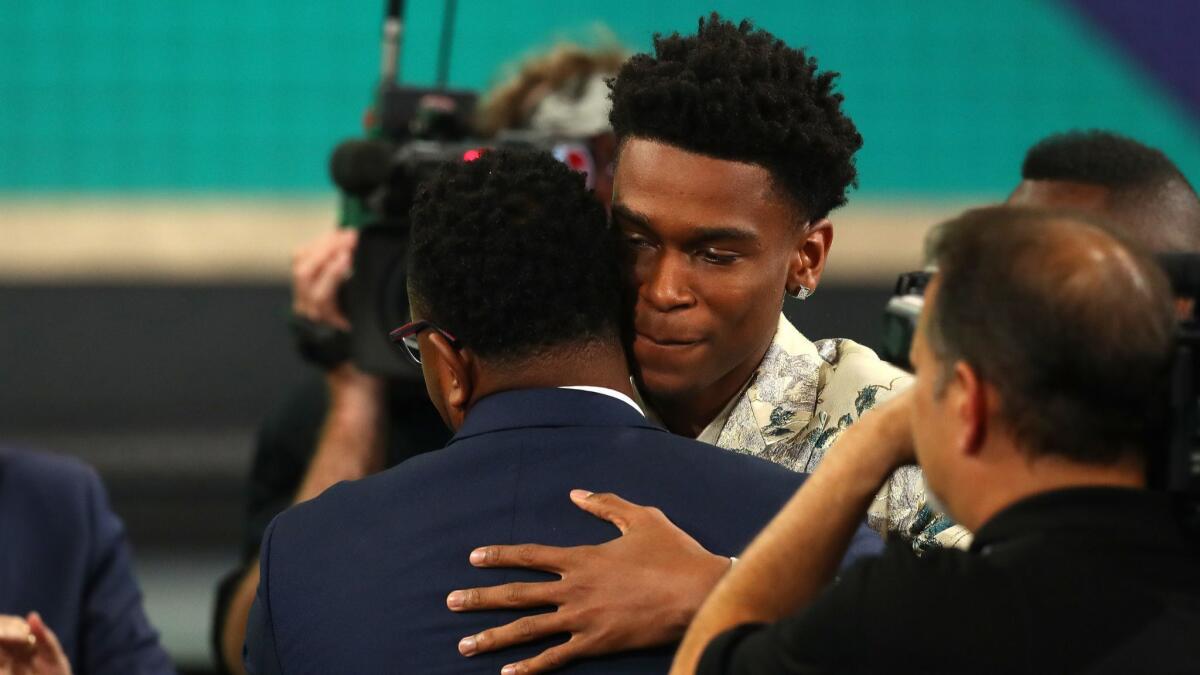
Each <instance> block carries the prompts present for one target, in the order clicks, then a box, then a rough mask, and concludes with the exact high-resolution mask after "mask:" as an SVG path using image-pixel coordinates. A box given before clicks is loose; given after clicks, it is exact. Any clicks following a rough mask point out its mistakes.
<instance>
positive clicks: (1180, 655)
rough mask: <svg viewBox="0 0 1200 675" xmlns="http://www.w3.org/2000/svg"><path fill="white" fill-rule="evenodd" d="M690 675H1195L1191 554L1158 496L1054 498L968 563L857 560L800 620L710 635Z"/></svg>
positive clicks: (1198, 643) (1008, 524)
mask: <svg viewBox="0 0 1200 675" xmlns="http://www.w3.org/2000/svg"><path fill="white" fill-rule="evenodd" d="M698 672H699V673H703V674H704V675H710V674H715V673H729V674H736V675H748V674H749V673H825V672H838V673H851V672H953V673H967V672H969V673H982V672H996V673H1072V672H1091V673H1124V672H1138V673H1148V672H1169V673H1200V551H1198V549H1197V546H1196V545H1195V542H1194V541H1190V540H1189V539H1188V538H1187V537H1186V536H1185V535H1184V533H1183V532H1182V531H1181V529H1180V528H1179V527H1178V525H1177V524H1176V521H1175V519H1174V518H1173V517H1172V513H1171V509H1170V503H1169V501H1168V499H1167V498H1166V496H1165V495H1162V494H1156V493H1151V492H1146V491H1140V490H1126V489H1119V488H1085V489H1072V490H1061V491H1056V492H1050V493H1045V494H1041V495H1038V496H1035V497H1031V498H1029V499H1026V500H1023V501H1021V502H1018V503H1017V504H1014V505H1012V506H1010V507H1009V508H1007V509H1005V510H1004V511H1002V512H1001V513H999V514H997V515H996V516H995V517H993V518H992V519H991V520H989V521H988V522H987V523H986V524H984V526H983V527H981V528H980V529H979V531H978V533H977V534H976V537H975V541H974V543H973V544H972V546H971V549H970V551H957V550H934V551H930V552H928V553H926V554H925V555H923V556H922V557H920V558H918V557H916V556H915V555H914V554H913V552H912V550H911V546H909V545H908V544H907V543H898V544H892V545H889V547H888V548H887V550H886V551H885V552H884V554H883V555H882V556H880V557H878V558H875V559H871V560H864V561H862V562H860V563H859V564H857V565H855V566H854V567H852V568H851V569H850V570H848V571H847V572H846V573H845V574H844V575H843V577H842V579H841V580H840V581H839V582H838V583H837V584H835V585H834V586H832V587H830V588H829V589H827V590H826V591H825V592H824V593H822V594H821V595H820V596H819V597H818V598H817V599H816V600H815V601H814V602H813V604H812V605H811V606H810V607H808V608H807V609H805V610H804V611H802V612H800V613H799V614H797V615H795V616H793V617H790V618H788V619H785V620H783V621H780V622H779V623H776V624H773V625H770V626H764V625H761V624H759V625H747V626H740V627H737V628H734V629H733V630H731V631H729V632H727V633H724V634H722V635H720V636H718V637H717V638H716V639H714V640H713V642H712V643H711V644H710V645H709V646H708V648H707V650H706V651H705V653H704V656H703V658H702V659H701V663H700V668H699V670H698Z"/></svg>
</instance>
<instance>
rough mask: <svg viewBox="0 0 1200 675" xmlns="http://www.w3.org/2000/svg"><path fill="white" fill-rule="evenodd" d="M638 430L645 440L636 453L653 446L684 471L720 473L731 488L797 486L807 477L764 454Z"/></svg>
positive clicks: (669, 434) (673, 435)
mask: <svg viewBox="0 0 1200 675" xmlns="http://www.w3.org/2000/svg"><path fill="white" fill-rule="evenodd" d="M635 433H636V434H637V435H638V436H640V437H641V438H642V439H644V442H645V444H644V445H638V446H635V448H634V450H635V451H636V452H639V453H645V452H646V450H648V449H653V450H654V451H655V452H657V453H660V454H667V455H670V456H671V457H672V458H674V461H675V462H677V464H676V466H678V467H679V470H680V471H695V472H701V473H709V474H712V475H716V476H720V477H721V479H722V480H723V481H725V482H727V483H728V485H729V487H731V488H732V487H733V486H735V485H736V484H745V485H757V486H762V487H765V486H767V485H772V484H774V485H779V486H782V487H784V488H787V489H795V488H796V487H798V486H799V485H800V483H801V482H803V481H804V479H805V478H806V477H807V474H802V473H798V472H796V471H793V470H791V469H788V468H787V467H784V466H783V465H780V464H777V463H775V462H771V461H769V460H767V459H763V458H762V457H758V456H755V455H749V454H745V453H741V452H737V451H735V450H728V449H725V448H721V447H717V446H715V445H709V444H708V443H704V442H702V441H698V440H695V439H692V438H685V437H683V436H677V435H675V434H671V433H656V432H654V431H650V430H644V431H643V430H640V429H639V430H635ZM643 434H644V435H643Z"/></svg>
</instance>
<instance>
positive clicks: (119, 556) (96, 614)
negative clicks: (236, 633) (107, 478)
mask: <svg viewBox="0 0 1200 675" xmlns="http://www.w3.org/2000/svg"><path fill="white" fill-rule="evenodd" d="M71 672H74V673H76V674H77V675H100V674H108V675H142V674H145V675H150V674H160V673H174V672H175V669H174V667H173V666H172V665H171V660H170V658H169V657H168V656H167V654H166V652H164V651H163V649H162V647H161V646H160V645H159V642H158V633H157V632H156V631H155V630H154V628H153V627H152V626H151V625H150V622H149V621H148V620H147V619H146V614H145V611H144V610H143V609H142V592H141V589H140V588H138V584H137V580H136V579H135V577H134V574H133V561H132V560H131V556H130V551H129V543H128V541H127V540H126V538H125V527H124V525H123V524H122V523H121V520H120V518H118V517H117V515H116V514H115V513H113V511H112V509H111V508H110V507H109V504H108V497H107V495H106V494H105V491H104V486H103V485H102V484H101V482H100V478H99V477H98V476H97V475H96V473H95V471H93V470H92V469H91V468H90V467H87V466H85V465H83V464H81V463H80V462H77V461H75V460H72V459H68V458H66V457H61V456H57V455H51V454H47V453H42V452H32V451H26V450H18V449H8V448H0V673H2V674H4V675H9V674H13V675H68V674H69V673H71Z"/></svg>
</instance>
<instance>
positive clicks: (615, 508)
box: [446, 490, 730, 675]
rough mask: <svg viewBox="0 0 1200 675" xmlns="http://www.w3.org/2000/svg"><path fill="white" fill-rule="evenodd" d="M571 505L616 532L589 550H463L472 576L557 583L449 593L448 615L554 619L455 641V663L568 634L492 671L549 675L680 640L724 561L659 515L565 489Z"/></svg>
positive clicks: (531, 546) (531, 547) (607, 497)
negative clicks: (498, 574)
mask: <svg viewBox="0 0 1200 675" xmlns="http://www.w3.org/2000/svg"><path fill="white" fill-rule="evenodd" d="M571 500H572V501H573V502H575V504H576V505H577V506H578V507H579V508H581V509H583V510H584V511H587V512H588V513H590V514H592V515H594V516H597V517H599V518H603V519H604V520H607V521H609V522H611V523H612V524H614V525H616V526H617V528H618V529H620V530H621V536H620V537H618V538H616V539H614V540H612V541H609V542H606V543H604V544H600V545H598V546H577V547H574V548H555V547H551V546H538V545H535V544H524V545H520V546H486V547H484V548H480V549H476V550H475V551H472V552H471V564H472V565H475V566H476V567H524V568H530V569H536V570H542V571H545V572H551V573H554V574H558V575H560V576H561V577H562V579H561V580H559V581H547V582H543V583H513V584H506V585H504V586H494V587H491V588H473V589H468V590H460V591H454V592H453V593H451V594H450V595H449V597H447V599H446V604H447V606H449V607H450V609H452V610H454V611H456V612H465V611H474V610H485V609H528V608H533V607H545V606H547V605H557V606H558V611H556V612H550V613H547V614H538V615H534V616H529V617H524V618H521V619H518V620H517V621H514V622H513V623H510V624H508V625H506V626H501V627H499V628H493V629H490V630H486V631H484V632H482V633H479V634H477V635H472V636H468V637H466V638H463V640H462V641H461V642H459V647H458V649H459V651H460V652H461V653H462V654H463V655H464V656H472V655H474V654H482V653H484V652H491V651H495V650H497V649H503V648H505V647H509V646H512V645H515V644H521V643H525V642H531V641H533V640H537V639H540V638H544V637H546V636H548V635H553V634H555V633H570V634H571V638H570V639H569V640H568V641H567V642H565V643H563V644H561V645H557V646H555V647H551V648H550V649H547V650H546V651H544V652H542V653H541V654H539V655H537V656H535V657H533V658H531V659H527V660H525V661H521V662H519V663H515V664H510V665H507V666H505V667H504V668H503V669H502V670H501V673H503V675H516V674H522V675H523V674H526V673H544V672H547V671H550V670H554V669H555V668H559V667H561V666H564V665H566V664H567V663H570V662H571V661H573V660H575V659H578V658H581V657H585V656H594V655H599V654H607V653H611V652H617V651H625V650H629V649H638V648H642V647H652V646H656V645H662V644H666V643H669V642H672V641H674V640H678V639H679V638H680V637H681V636H682V635H683V631H684V630H685V629H686V628H687V625H688V623H689V622H690V621H691V619H692V616H693V615H694V614H695V613H696V611H697V609H698V608H699V607H700V604H701V603H702V602H703V601H704V598H705V596H706V595H708V592H709V591H710V590H712V588H713V586H715V585H716V583H717V581H718V580H719V579H720V578H721V576H722V575H723V574H724V573H725V571H726V570H728V569H729V566H730V561H729V558H724V557H721V556H718V555H714V554H712V553H709V552H707V551H705V550H704V547H702V546H701V545H700V544H699V543H698V542H697V541H696V540H695V539H693V538H691V537H690V536H688V534H687V533H686V532H684V531H683V530H680V529H679V528H678V527H676V526H675V525H674V523H672V522H671V521H670V520H668V519H667V517H666V516H665V515H664V514H663V512H662V511H660V510H659V509H656V508H648V507H644V506H638V505H636V504H632V503H630V502H627V501H625V500H624V499H621V498H620V497H618V496H616V495H613V494H592V493H590V492H586V491H584V490H573V491H572V492H571Z"/></svg>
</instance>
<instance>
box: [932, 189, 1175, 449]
mask: <svg viewBox="0 0 1200 675" xmlns="http://www.w3.org/2000/svg"><path fill="white" fill-rule="evenodd" d="M930 253H931V257H932V258H933V261H934V262H935V263H936V264H937V266H938V270H939V275H938V276H939V292H938V293H937V294H936V295H935V298H934V304H933V307H932V308H931V309H932V311H931V312H930V313H929V315H928V319H927V324H926V325H927V330H928V339H929V344H930V346H931V347H932V349H933V351H934V353H935V354H936V356H937V359H938V361H939V362H941V364H942V366H943V367H945V368H952V367H953V364H954V363H956V362H959V361H962V362H966V363H967V364H968V365H969V366H971V367H972V368H973V369H974V370H975V371H976V372H977V373H978V374H979V377H980V378H981V379H982V380H983V381H985V382H987V383H988V384H990V385H992V386H994V387H995V389H996V391H997V392H998V396H999V399H1000V407H1001V412H1000V416H1001V418H1002V420H1003V422H1004V424H1005V425H1006V426H1007V427H1008V430H1009V431H1010V432H1011V433H1012V434H1013V436H1014V438H1016V439H1018V441H1019V442H1020V444H1021V446H1022V447H1023V448H1025V449H1027V450H1028V451H1029V452H1030V453H1032V454H1054V455H1061V456H1066V457H1068V458H1071V459H1073V460H1077V461H1081V462H1091V463H1104V462H1110V461H1114V460H1116V459H1118V458H1120V457H1123V456H1128V455H1130V454H1139V455H1140V454H1142V453H1145V452H1146V450H1147V448H1149V447H1150V446H1151V445H1152V444H1153V443H1154V442H1156V440H1157V438H1158V436H1159V434H1160V433H1161V430H1162V428H1163V427H1164V426H1165V425H1164V422H1163V414H1164V410H1165V400H1164V399H1163V395H1164V394H1165V389H1164V385H1165V382H1166V373H1167V369H1168V366H1169V362H1170V352H1171V344H1172V335H1173V331H1174V325H1175V323H1174V315H1173V306H1172V303H1171V294H1170V288H1169V286H1168V283H1167V280H1166V278H1165V276H1164V275H1163V273H1162V271H1161V270H1160V269H1159V268H1158V266H1157V265H1156V264H1155V263H1154V262H1153V261H1152V260H1151V259H1150V258H1149V257H1147V256H1146V255H1145V254H1144V253H1142V252H1140V251H1138V250H1135V249H1134V248H1130V247H1129V246H1127V245H1126V244H1124V243H1122V242H1121V241H1119V240H1118V239H1117V238H1116V237H1115V236H1114V235H1112V234H1110V233H1109V232H1108V231H1106V228H1105V226H1104V225H1103V224H1101V223H1099V222H1097V221H1093V220H1091V219H1090V218H1089V217H1088V216H1085V215H1082V214H1072V213H1069V212H1061V211H1046V210H1036V209H1028V208H1016V207H1007V206H1005V207H992V208H986V209H978V210H974V211H968V212H967V213H965V214H963V215H962V216H960V217H958V218H956V219H955V220H952V221H950V222H949V223H946V224H944V225H942V226H940V227H939V228H938V229H937V230H936V231H935V234H934V235H933V238H932V239H931V243H930Z"/></svg>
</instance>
